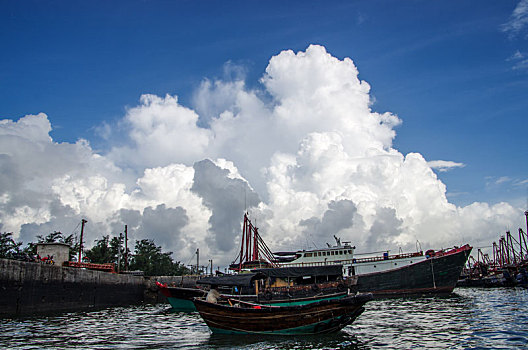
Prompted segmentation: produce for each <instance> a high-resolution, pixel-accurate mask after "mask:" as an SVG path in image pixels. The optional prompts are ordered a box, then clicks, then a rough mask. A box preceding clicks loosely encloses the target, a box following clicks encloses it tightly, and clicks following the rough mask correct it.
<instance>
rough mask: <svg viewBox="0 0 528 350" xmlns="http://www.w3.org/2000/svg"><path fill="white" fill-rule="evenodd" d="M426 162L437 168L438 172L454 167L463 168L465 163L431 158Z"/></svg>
mask: <svg viewBox="0 0 528 350" xmlns="http://www.w3.org/2000/svg"><path fill="white" fill-rule="evenodd" d="M427 164H428V165H429V166H430V167H431V168H432V169H437V170H438V171H440V172H446V171H449V170H452V169H454V168H463V167H465V166H466V165H465V164H464V163H456V162H453V161H450V160H431V161H429V162H427Z"/></svg>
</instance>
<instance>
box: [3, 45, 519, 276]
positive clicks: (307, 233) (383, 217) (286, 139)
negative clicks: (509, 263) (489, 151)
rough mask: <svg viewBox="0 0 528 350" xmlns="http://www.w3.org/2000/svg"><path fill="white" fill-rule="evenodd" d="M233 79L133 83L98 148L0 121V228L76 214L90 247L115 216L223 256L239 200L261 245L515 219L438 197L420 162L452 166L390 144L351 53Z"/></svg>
mask: <svg viewBox="0 0 528 350" xmlns="http://www.w3.org/2000/svg"><path fill="white" fill-rule="evenodd" d="M230 69H232V68H230ZM232 70H233V69H232ZM233 71H235V72H236V69H235V70H233ZM242 76H243V74H238V73H237V74H232V75H231V77H230V78H229V80H228V81H222V80H207V79H206V80H204V82H203V83H202V84H201V86H200V87H199V88H198V90H197V91H196V92H195V94H194V100H193V104H194V105H195V109H192V108H190V107H186V106H183V105H181V104H180V103H179V102H178V97H177V96H171V95H165V96H164V97H160V96H155V95H143V96H142V97H141V99H140V101H139V103H138V105H137V106H135V107H131V108H128V109H127V112H126V114H125V115H124V116H123V119H122V120H121V121H120V123H119V124H118V125H116V126H115V127H114V126H112V127H109V125H103V127H102V129H101V130H102V131H104V134H105V135H106V136H107V139H108V140H115V139H116V138H115V137H113V136H115V133H116V132H119V133H121V134H122V136H123V137H120V139H121V140H123V141H122V142H121V143H120V144H109V145H108V149H109V151H108V152H106V153H101V152H97V151H95V150H93V149H92V148H91V146H90V143H89V142H88V141H86V140H79V141H77V142H76V143H57V142H55V141H54V140H53V139H52V138H51V137H50V131H51V123H50V121H49V120H48V117H47V116H46V115H45V114H39V115H36V116H33V115H28V116H25V117H22V118H20V119H19V120H18V121H11V120H2V121H0V150H1V152H0V166H1V170H2V174H3V176H2V178H1V179H0V223H1V225H2V229H3V230H6V231H13V232H15V233H16V235H17V236H18V235H19V237H20V238H21V239H23V240H24V241H26V242H27V241H29V240H31V239H33V238H34V237H35V236H36V235H37V234H47V233H49V232H53V231H55V230H57V231H63V232H66V233H68V232H78V231H76V230H78V228H77V227H78V224H79V222H80V220H81V219H82V218H85V219H87V220H88V224H87V227H86V230H87V231H86V237H87V238H86V242H87V243H88V245H89V244H91V242H93V240H94V239H97V238H100V237H101V236H102V235H106V234H112V235H117V234H119V232H122V231H123V230H124V225H127V227H128V232H129V237H130V239H131V240H136V239H142V238H153V239H155V241H156V243H157V244H161V245H162V246H163V248H164V249H165V250H169V251H173V252H174V257H175V258H176V259H177V260H180V261H184V262H185V261H188V260H189V259H191V258H193V254H194V252H195V251H196V248H200V254H201V256H205V257H210V258H212V259H214V261H215V263H217V264H219V265H220V266H226V265H227V264H228V263H230V262H231V261H232V260H233V259H234V258H235V256H236V251H237V249H238V248H239V244H240V242H239V240H240V238H239V237H240V230H241V220H242V215H243V213H244V211H245V210H249V211H250V215H251V218H252V219H253V223H256V224H257V226H259V227H260V231H259V232H260V233H261V235H262V236H263V238H264V239H265V241H266V242H267V243H268V245H269V246H270V247H271V248H272V249H273V250H283V249H288V250H291V249H299V248H301V247H307V246H308V245H313V244H315V245H318V246H322V245H324V243H325V242H328V241H331V240H332V236H333V235H334V234H336V235H339V236H340V238H341V239H342V241H352V244H354V245H356V246H357V247H358V251H366V250H370V249H372V250H385V249H398V247H403V248H404V249H414V248H415V246H416V241H417V240H419V241H420V242H421V244H422V245H423V246H424V248H425V247H432V248H435V249H436V248H439V247H447V246H450V245H454V244H457V245H460V244H463V243H466V242H468V241H469V242H470V243H472V242H473V241H475V240H479V241H485V240H486V239H488V240H489V241H492V240H493V239H495V236H496V232H499V231H501V230H502V229H503V228H504V227H505V225H506V224H511V223H512V222H520V221H521V218H520V217H519V216H520V215H519V213H520V210H519V209H518V208H514V207H513V206H512V205H510V204H508V203H498V204H494V205H490V204H487V203H473V204H471V205H469V206H466V207H457V206H455V205H454V204H452V203H450V202H449V201H448V199H447V196H446V186H445V185H444V184H443V183H442V182H441V181H440V180H439V179H438V177H437V175H436V174H435V172H434V171H433V169H437V170H440V171H444V170H447V169H452V168H454V167H462V166H463V165H464V164H463V163H455V162H449V161H433V162H427V161H426V160H425V159H424V157H423V156H422V155H421V154H419V153H409V154H405V155H404V154H402V153H400V152H399V151H398V150H397V149H394V147H393V140H394V138H395V137H396V132H395V128H396V127H397V126H398V125H400V123H401V120H400V119H399V118H398V116H396V115H394V114H392V113H390V112H386V113H378V112H376V111H373V110H372V108H371V106H372V104H371V103H372V101H371V97H370V86H369V84H368V83H367V82H365V81H362V80H360V79H359V71H358V69H357V67H356V66H355V65H354V62H353V61H352V60H351V59H349V58H345V59H342V60H340V59H338V58H335V57H333V56H332V55H331V54H329V53H328V52H327V51H326V49H325V48H324V47H322V46H317V45H311V46H309V47H308V48H307V49H306V50H305V51H300V52H297V53H295V52H293V51H291V50H286V51H283V52H281V53H279V54H278V55H276V56H274V57H272V58H271V59H270V61H269V64H268V66H267V68H266V70H265V72H264V74H263V76H262V78H261V80H260V83H261V85H259V86H258V87H256V88H253V89H248V88H247V87H246V84H245V83H244V81H242V80H241V79H242ZM112 133H114V135H112ZM487 243H489V242H487Z"/></svg>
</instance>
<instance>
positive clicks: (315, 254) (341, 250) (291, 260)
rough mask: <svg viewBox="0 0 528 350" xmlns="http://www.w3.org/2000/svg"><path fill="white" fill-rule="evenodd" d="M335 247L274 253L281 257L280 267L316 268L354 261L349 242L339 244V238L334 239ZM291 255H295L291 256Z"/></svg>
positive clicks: (352, 250) (352, 249)
mask: <svg viewBox="0 0 528 350" xmlns="http://www.w3.org/2000/svg"><path fill="white" fill-rule="evenodd" d="M334 238H335V239H336V242H337V245H335V246H331V245H330V244H328V243H327V245H328V247H327V248H322V249H314V250H302V251H297V252H292V253H275V254H276V255H282V256H283V257H282V258H280V259H279V261H280V265H281V266H317V265H344V264H351V263H352V259H354V249H355V248H356V247H353V246H351V245H350V242H343V243H344V245H342V244H341V241H340V240H339V238H337V237H335V236H334ZM293 254H295V255H294V256H293Z"/></svg>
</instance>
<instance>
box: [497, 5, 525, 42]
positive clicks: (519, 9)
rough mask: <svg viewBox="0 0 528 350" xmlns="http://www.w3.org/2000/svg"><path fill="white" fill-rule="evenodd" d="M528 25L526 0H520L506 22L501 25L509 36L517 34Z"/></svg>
mask: <svg viewBox="0 0 528 350" xmlns="http://www.w3.org/2000/svg"><path fill="white" fill-rule="evenodd" d="M527 25H528V0H521V1H519V3H518V4H517V6H516V7H515V9H514V10H513V13H512V14H511V16H510V19H509V21H508V22H506V23H504V24H503V25H502V26H501V29H502V31H504V32H506V33H508V34H509V35H510V37H515V36H517V35H519V34H520V33H521V32H522V31H523V30H524V29H525V28H526V26H527Z"/></svg>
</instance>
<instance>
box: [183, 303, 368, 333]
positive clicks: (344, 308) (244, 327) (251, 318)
mask: <svg viewBox="0 0 528 350" xmlns="http://www.w3.org/2000/svg"><path fill="white" fill-rule="evenodd" d="M372 298H373V297H372V294H357V295H349V296H346V297H344V298H340V299H331V300H321V301H317V302H312V303H308V304H304V305H297V306H274V305H263V304H256V303H248V302H243V301H240V300H232V299H228V304H224V303H220V302H218V301H216V302H215V300H214V298H212V299H213V300H212V301H207V300H206V299H211V298H209V297H208V298H206V299H204V298H195V299H193V302H194V305H195V306H196V309H197V310H198V312H199V313H200V316H201V317H202V318H203V320H204V321H205V323H206V324H207V326H209V328H210V329H211V331H212V332H213V333H227V334H283V335H299V334H324V333H333V332H337V331H339V330H340V329H342V328H343V327H345V326H347V325H349V324H351V323H352V322H353V321H354V320H355V319H356V318H357V317H358V316H359V315H361V313H363V311H364V310H365V308H364V307H363V305H365V303H367V302H368V301H370V300H372Z"/></svg>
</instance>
